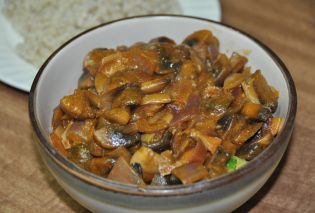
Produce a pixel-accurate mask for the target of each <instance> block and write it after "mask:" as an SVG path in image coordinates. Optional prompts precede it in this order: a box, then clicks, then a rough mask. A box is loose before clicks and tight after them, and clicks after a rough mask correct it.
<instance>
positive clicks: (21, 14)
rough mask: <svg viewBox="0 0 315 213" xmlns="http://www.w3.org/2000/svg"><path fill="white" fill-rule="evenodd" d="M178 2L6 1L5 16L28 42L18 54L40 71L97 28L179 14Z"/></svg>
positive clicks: (109, 0) (113, 0)
mask: <svg viewBox="0 0 315 213" xmlns="http://www.w3.org/2000/svg"><path fill="white" fill-rule="evenodd" d="M179 12H180V7H179V5H178V3H177V1H175V0H171V1H169V0H67V1H61V0H41V1H38V0H19V1H12V0H5V6H4V8H3V13H4V15H5V16H6V17H7V19H8V20H9V21H10V22H11V23H12V25H13V27H14V28H15V29H16V31H17V32H18V33H19V34H20V35H21V36H22V37H23V38H24V41H23V42H22V43H20V44H18V45H17V47H16V51H17V53H18V54H19V55H20V56H21V57H22V58H24V59H25V60H26V61H28V62H30V63H32V64H33V65H35V66H37V67H39V66H40V65H41V64H42V63H43V62H44V60H45V59H46V58H47V57H48V56H49V55H50V54H51V53H52V51H54V50H55V49H56V48H57V47H59V46H60V45H61V44H62V43H64V42H65V41H67V40H68V39H70V38H71V37H73V36H74V35H76V34H78V33H80V32H82V31H83V30H86V29H88V28H90V27H93V26H95V25H98V24H101V23H104V22H108V21H111V20H115V19H119V18H123V17H128V16H134V15H145V14H157V13H168V14H171V13H172V14H178V13H179Z"/></svg>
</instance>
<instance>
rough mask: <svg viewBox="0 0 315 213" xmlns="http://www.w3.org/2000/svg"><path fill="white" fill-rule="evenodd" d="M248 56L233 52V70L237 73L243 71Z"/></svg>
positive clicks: (231, 62)
mask: <svg viewBox="0 0 315 213" xmlns="http://www.w3.org/2000/svg"><path fill="white" fill-rule="evenodd" d="M247 61H248V60H247V58H246V57H244V56H242V55H240V54H238V53H237V52H233V54H232V56H231V57H230V64H231V72H232V73H237V72H239V71H241V70H242V69H243V68H244V66H245V64H246V63H247Z"/></svg>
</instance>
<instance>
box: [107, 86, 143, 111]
mask: <svg viewBox="0 0 315 213" xmlns="http://www.w3.org/2000/svg"><path fill="white" fill-rule="evenodd" d="M141 99H142V97H141V92H140V90H139V89H138V88H136V87H127V88H126V89H124V90H123V91H122V92H121V93H120V94H119V95H118V96H117V97H116V98H115V99H114V100H113V104H112V107H113V108H116V107H122V106H136V105H140V104H141Z"/></svg>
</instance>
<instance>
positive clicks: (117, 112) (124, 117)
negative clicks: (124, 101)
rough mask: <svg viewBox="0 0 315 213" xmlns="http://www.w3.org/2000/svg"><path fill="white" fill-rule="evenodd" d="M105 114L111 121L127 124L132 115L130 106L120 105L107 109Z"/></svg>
mask: <svg viewBox="0 0 315 213" xmlns="http://www.w3.org/2000/svg"><path fill="white" fill-rule="evenodd" d="M103 116H104V118H106V119H107V120H109V121H111V122H114V123H118V124H121V125H126V124H127V123H128V122H129V120H130V116H131V115H130V109H129V108H128V107H119V108H113V109H111V110H108V111H105V112H104V114H103Z"/></svg>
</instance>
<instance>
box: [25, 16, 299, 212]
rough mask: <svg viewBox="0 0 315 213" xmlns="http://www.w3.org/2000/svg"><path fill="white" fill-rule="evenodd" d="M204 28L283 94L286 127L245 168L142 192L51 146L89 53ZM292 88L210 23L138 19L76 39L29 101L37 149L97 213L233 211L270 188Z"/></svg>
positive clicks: (246, 38) (243, 37)
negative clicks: (56, 114)
mask: <svg viewBox="0 0 315 213" xmlns="http://www.w3.org/2000/svg"><path fill="white" fill-rule="evenodd" d="M200 29H208V30H211V31H212V32H213V33H214V35H215V36H216V37H217V38H218V39H219V41H220V52H224V53H226V54H228V55H230V54H231V53H232V52H233V51H237V52H239V53H241V54H242V53H243V54H248V55H247V57H248V59H249V62H248V65H249V66H251V67H252V70H255V69H261V70H262V73H263V75H264V76H265V77H266V78H267V80H268V82H269V83H270V84H271V85H273V86H274V87H275V88H277V89H278V90H279V91H280V94H281V95H280V99H279V107H278V109H277V111H276V115H277V116H281V117H283V118H285V122H284V126H283V128H282V130H281V131H280V133H279V134H278V136H277V137H276V138H275V139H274V141H273V143H272V144H271V145H270V146H269V147H268V148H267V149H266V150H264V151H263V152H262V153H261V154H260V155H259V156H258V157H257V158H255V159H254V160H252V161H251V162H249V163H248V164H247V165H246V166H245V167H242V168H241V169H239V170H237V171H235V172H232V173H229V174H227V175H223V176H221V177H218V178H215V179H212V180H207V181H201V182H198V183H195V184H190V185H181V186H165V187H153V186H148V187H147V188H145V189H139V188H138V187H136V186H133V185H127V184H123V183H119V182H115V181H111V180H108V179H104V178H101V177H98V176H96V175H93V174H91V173H89V172H87V171H85V170H83V169H81V168H79V167H78V166H76V165H75V164H73V163H71V162H70V161H68V160H67V159H66V158H64V157H63V156H62V155H60V154H59V153H58V152H57V151H56V150H55V149H54V147H53V146H52V145H51V143H50V140H49V133H50V132H51V130H52V128H51V119H52V112H53V109H54V107H56V106H57V105H58V103H59V100H60V99H61V98H62V97H63V96H65V95H68V94H70V93H72V92H73V90H74V89H75V88H76V87H77V80H78V79H79V77H80V75H81V74H82V61H83V58H84V56H85V55H86V54H87V52H89V51H90V50H91V49H93V48H96V47H113V48H114V47H116V46H118V45H131V44H133V43H135V42H138V41H144V42H147V41H149V40H150V39H152V38H155V37H158V36H168V37H170V38H173V39H174V40H176V41H177V42H181V41H182V40H183V39H184V38H185V37H186V36H187V35H189V34H191V33H192V32H194V31H197V30H200ZM296 104H297V100H296V91H295V87H294V82H293V80H292V78H291V76H290V73H289V72H288V70H287V68H286V67H285V65H284V64H283V63H282V62H281V60H280V59H279V58H278V57H277V56H276V54H274V53H273V52H272V51H271V50H270V49H269V48H268V47H266V46H265V45H263V44H262V43H261V42H259V41H257V40H256V39H254V38H253V37H251V36H250V35H248V34H246V33H244V32H241V31H240V30H238V29H236V28H233V27H230V26H227V25H224V24H221V23H217V22H213V21H210V20H206V19H201V18H194V17H187V16H163V15H160V16H140V17H132V18H127V19H122V20H118V21H114V22H110V23H106V24H102V25H100V26H97V27H95V28H93V29H90V30H88V31H85V32H83V33H81V34H80V35H77V36H76V37H74V38H72V39H71V40H70V41H68V42H67V43H65V44H64V45H62V46H61V47H60V48H59V49H58V50H56V51H55V52H54V53H53V54H52V55H51V56H50V57H49V58H48V59H47V61H46V62H45V63H44V64H43V65H42V67H41V68H40V70H39V72H38V74H37V76H36V78H35V80H34V82H33V85H32V88H31V92H30V96H29V113H30V119H31V123H32V125H33V128H34V132H35V134H34V135H35V138H36V139H35V143H36V145H37V146H38V148H39V151H40V154H41V156H42V158H43V160H44V162H45V164H46V165H47V167H48V168H49V170H50V171H51V173H52V174H53V176H54V177H55V178H56V180H57V181H58V183H59V184H60V185H61V186H62V187H63V188H64V190H65V191H66V192H67V193H69V195H70V196H71V197H73V199H75V200H76V201H78V202H79V203H80V204H81V205H83V206H84V207H86V208H87V209H89V210H91V211H93V212H111V213H114V212H181V213H186V212H187V213H188V212H194V213H197V212H230V211H232V210H233V209H235V208H237V207H239V206H240V205H241V204H243V203H244V202H245V201H247V200H248V199H249V198H250V197H251V196H253V195H254V194H255V193H256V192H257V191H258V190H259V189H260V188H261V187H262V185H263V184H264V183H265V182H266V181H267V179H268V178H269V177H270V175H271V174H272V172H273V171H274V169H275V168H276V166H277V165H278V163H279V161H280V159H281V158H282V155H283V153H284V152H285V150H286V148H287V145H288V143H289V139H290V136H291V133H292V129H293V125H294V119H295V114H296Z"/></svg>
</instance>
